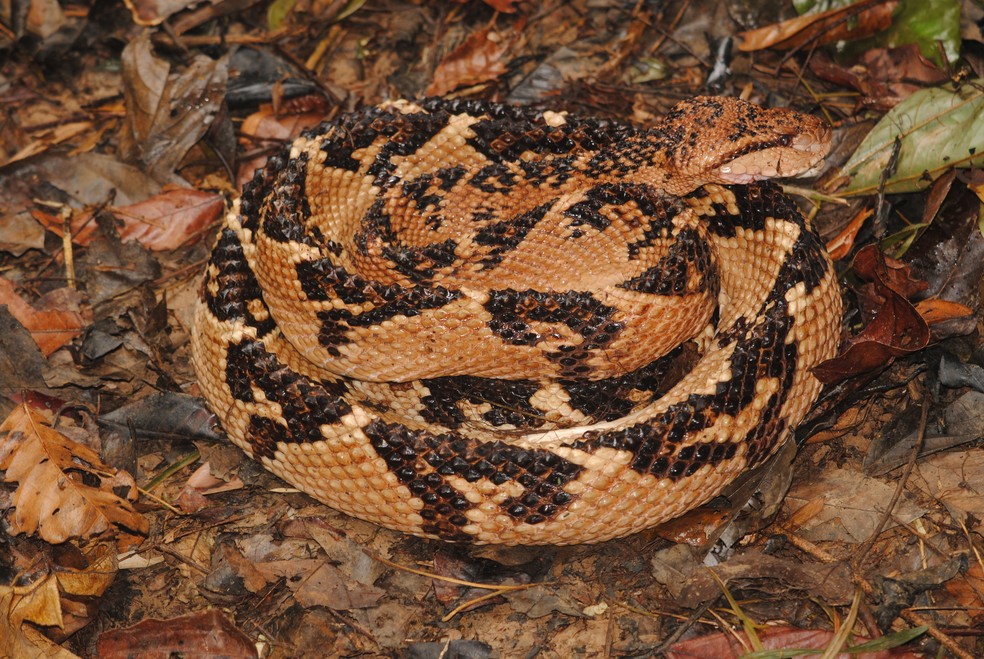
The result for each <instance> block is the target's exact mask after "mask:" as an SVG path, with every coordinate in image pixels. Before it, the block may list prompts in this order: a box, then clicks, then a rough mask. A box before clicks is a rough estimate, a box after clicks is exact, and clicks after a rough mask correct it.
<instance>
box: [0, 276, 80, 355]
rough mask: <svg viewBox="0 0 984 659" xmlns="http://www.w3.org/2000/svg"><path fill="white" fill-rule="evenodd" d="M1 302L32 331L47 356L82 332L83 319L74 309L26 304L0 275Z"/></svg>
mask: <svg viewBox="0 0 984 659" xmlns="http://www.w3.org/2000/svg"><path fill="white" fill-rule="evenodd" d="M0 304H5V305H7V309H9V310H10V314H11V315H12V316H13V317H14V318H16V319H17V322H19V323H20V324H21V325H23V326H24V328H25V329H26V330H27V331H28V332H30V333H31V338H32V339H34V342H35V343H37V344H38V348H40V349H41V352H43V353H44V356H45V357H47V356H49V355H51V354H52V353H53V352H55V351H56V350H58V349H59V348H61V347H62V346H63V345H65V344H66V343H68V342H70V341H71V340H72V339H74V338H75V337H76V336H78V335H79V334H81V333H82V327H83V326H84V325H85V322H84V321H83V319H82V315H81V314H80V313H79V312H78V311H75V310H74V309H37V308H35V307H33V306H31V305H30V304H28V303H27V302H26V301H25V300H24V299H23V298H22V297H21V296H20V295H18V294H17V290H16V288H15V287H14V283H13V282H12V281H10V280H9V279H6V278H4V277H0Z"/></svg>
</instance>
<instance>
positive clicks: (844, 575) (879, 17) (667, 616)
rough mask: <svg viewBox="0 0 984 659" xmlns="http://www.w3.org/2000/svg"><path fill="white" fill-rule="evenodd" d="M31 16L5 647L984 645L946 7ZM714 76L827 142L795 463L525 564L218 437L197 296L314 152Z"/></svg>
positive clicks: (10, 373)
mask: <svg viewBox="0 0 984 659" xmlns="http://www.w3.org/2000/svg"><path fill="white" fill-rule="evenodd" d="M804 4H810V3H797V9H798V10H803V9H804V7H803V6H802V5H804ZM28 5H29V7H30V9H31V12H32V13H31V16H32V17H33V19H32V20H29V21H26V22H23V21H21V22H18V21H14V22H13V23H10V24H9V25H8V23H7V22H6V20H7V19H6V18H5V19H3V20H4V21H5V22H4V23H3V28H4V29H2V30H0V47H3V48H5V49H6V50H7V51H8V53H9V54H10V55H11V56H10V57H8V58H7V59H6V60H5V61H4V63H3V65H2V67H3V68H2V73H3V76H4V77H3V79H4V80H5V81H6V83H7V84H6V85H5V86H2V87H0V99H2V100H3V104H4V105H3V107H4V108H5V111H7V112H9V113H10V116H11V117H13V122H8V123H6V124H4V125H2V126H0V137H2V138H3V140H2V142H0V145H2V150H0V180H2V182H3V186H4V189H5V191H7V193H8V194H7V198H6V202H7V203H6V205H5V208H4V210H3V211H2V212H3V216H2V218H0V268H2V269H0V277H2V280H0V384H2V391H0V393H2V394H3V397H2V398H0V412H2V416H3V417H6V418H5V421H4V422H3V426H2V430H0V445H2V447H3V448H2V449H0V456H2V460H0V469H2V470H3V472H2V473H3V478H4V479H5V480H4V488H3V489H2V490H0V510H2V511H3V517H2V522H0V523H2V525H3V526H2V530H0V564H2V565H3V567H4V570H3V571H2V573H3V574H4V575H5V576H4V578H3V579H0V602H3V606H4V611H5V612H6V613H5V614H4V616H3V617H2V619H0V630H2V632H3V633H0V644H5V645H0V654H12V655H15V656H20V655H24V654H37V653H39V652H45V653H47V654H50V655H51V656H95V655H97V654H98V655H99V656H117V655H133V654H142V655H145V654H147V653H149V652H151V651H158V652H161V653H162V654H167V653H170V652H176V651H180V652H183V653H188V654H195V653H199V654H201V653H204V652H205V650H206V644H207V643H209V642H211V641H209V640H208V639H216V638H220V639H221V645H220V646H219V647H221V648H222V652H221V653H222V654H225V655H226V656H257V654H258V653H259V654H262V655H264V656H274V657H277V656H298V655H311V656H353V655H359V656H404V657H438V656H445V657H449V656H462V657H491V656H652V655H656V654H665V655H666V656H737V655H734V653H735V652H737V653H739V654H740V653H743V652H749V651H751V650H754V648H755V647H756V646H759V647H761V648H763V651H764V652H768V650H765V649H764V648H775V650H774V652H776V653H778V652H784V651H786V652H789V651H792V650H794V649H797V648H799V649H803V648H812V649H814V651H817V652H826V654H827V656H835V655H836V656H845V655H843V654H838V652H840V653H843V651H844V649H845V648H851V649H852V652H853V654H851V656H866V657H876V656H877V657H881V656H886V657H887V656H894V657H900V656H935V655H937V654H939V653H941V652H944V653H949V654H950V655H952V656H977V655H980V654H982V651H984V646H982V645H981V643H982V641H981V639H980V637H979V635H976V634H977V633H976V632H975V631H974V630H975V629H979V627H980V624H981V621H982V620H984V607H982V605H981V593H982V592H984V586H982V584H984V579H982V573H981V565H982V560H981V531H982V530H981V528H980V521H979V520H981V519H984V511H982V508H984V498H982V496H981V493H980V492H979V491H978V490H979V489H980V488H979V487H978V483H980V482H981V477H980V474H979V472H980V471H981V469H982V466H981V464H980V463H981V458H980V443H981V442H982V438H984V425H982V421H981V417H980V414H979V409H980V407H981V401H980V399H979V397H975V396H979V395H980V394H979V389H978V390H975V387H976V386H978V385H977V382H978V381H979V380H980V375H979V373H980V372H981V369H982V366H984V350H982V346H981V342H980V327H981V323H980V294H981V286H980V282H981V276H982V270H981V268H982V266H981V263H984V259H981V258H980V252H981V250H982V247H981V245H982V244H984V242H982V240H984V239H982V236H981V226H982V224H981V220H980V218H981V217H982V213H981V199H982V198H984V195H982V194H981V192H980V191H981V189H984V184H982V183H981V180H982V179H981V176H980V172H979V171H977V170H975V169H973V167H974V166H975V165H976V164H977V163H978V153H979V151H980V148H979V147H980V145H978V144H977V143H976V141H975V140H977V137H976V136H977V135H978V133H980V131H981V130H982V127H984V123H982V121H981V119H980V115H981V113H979V112H976V111H975V108H977V106H978V105H979V98H978V97H979V95H980V93H979V91H980V88H981V86H982V85H981V82H980V81H981V79H982V78H984V66H982V61H981V60H980V59H979V57H978V56H977V55H976V53H977V52H979V50H980V41H979V38H980V35H979V32H978V33H977V35H976V36H975V33H974V32H973V30H970V29H965V30H964V31H963V34H964V35H965V36H964V39H965V43H964V44H963V45H965V46H966V48H964V51H965V52H966V59H965V60H960V61H957V60H956V58H955V57H953V56H952V55H953V54H954V53H956V52H958V51H959V50H960V49H961V43H960V42H959V38H957V37H955V36H954V35H955V34H956V33H955V32H954V29H953V28H954V24H955V23H954V19H953V17H954V14H953V9H954V7H956V6H957V3H955V2H953V1H952V0H932V1H930V2H925V3H913V2H910V1H906V0H902V1H901V2H877V1H874V0H869V1H866V2H860V3H854V4H851V3H845V2H838V3H818V5H817V6H816V7H815V8H814V9H813V12H814V13H812V14H808V15H805V16H802V17H800V18H793V14H792V12H784V13H775V12H774V11H773V13H770V10H769V9H762V10H760V11H759V12H758V13H757V14H755V15H754V16H752V15H751V14H747V13H746V11H747V7H743V6H742V3H739V2H734V1H713V0H692V1H690V2H681V3H665V6H663V5H658V3H622V2H615V1H609V0H601V1H599V0H590V1H589V0H574V1H573V2H561V1H560V0H550V1H548V2H545V3H531V2H522V1H515V0H495V1H492V0H487V1H486V2H482V1H481V0H456V1H455V2H450V3H415V2H402V1H401V2H392V3H379V4H371V3H363V2H359V1H353V0H348V1H339V2H307V1H301V0H298V1H297V2H289V1H288V2H272V3H247V5H246V6H243V5H236V6H235V7H233V4H230V3H227V2H222V1H220V2H217V3H213V4H211V5H207V6H205V7H198V6H194V5H192V4H189V3H186V2H182V1H180V0H173V1H170V2H165V3H161V2H154V1H153V0H141V1H140V2H133V3H127V5H126V7H122V6H117V7H114V8H106V9H105V10H104V11H101V12H95V11H92V9H90V8H86V7H82V6H81V5H80V6H73V7H72V10H71V11H70V12H69V11H65V10H63V9H62V7H60V6H59V5H58V4H57V3H53V2H47V1H46V0H31V2H29V3H28ZM916 5H918V6H916ZM896 6H898V7H899V8H898V9H897V10H895V11H894V12H893V8H895V7H896ZM962 11H964V12H965V14H966V15H965V16H964V20H965V22H966V23H967V24H968V25H969V24H970V23H973V22H974V21H976V20H979V18H980V16H978V17H977V18H975V17H974V12H975V11H978V10H977V9H976V8H974V7H973V6H971V5H970V3H964V7H963V9H962ZM958 14H959V7H958ZM42 17H43V20H39V19H40V18H42ZM165 21H166V22H165ZM83 28H84V31H83ZM739 32H742V34H741V35H740V37H739V39H740V40H739V45H740V49H739V50H738V51H737V52H733V51H732V50H731V49H729V48H728V47H727V45H728V44H729V43H730V42H731V40H732V39H734V38H735V36H736V35H737V34H738V33H739ZM82 34H85V35H86V36H85V39H84V40H83V39H81V35H82ZM869 35H870V37H871V39H870V40H866V41H864V42H859V41H854V42H851V40H856V39H860V38H862V37H868V36H869ZM900 35H911V40H909V41H899V39H900V38H902V37H900ZM937 41H939V42H940V43H941V44H942V49H941V50H934V48H935V44H936V42H937ZM860 43H864V44H865V45H864V46H863V47H862V48H859V49H858V50H856V51H854V52H853V53H852V52H851V49H850V46H852V45H854V44H860ZM825 44H830V45H825ZM842 45H846V46H848V47H847V48H845V49H841V46H842ZM941 52H943V53H946V61H944V60H943V58H941V57H940V53H941ZM747 53H753V55H749V54H747ZM70 62H74V64H69V63H70ZM715 63H720V64H721V66H719V67H716V69H715V71H716V72H715V73H713V74H712V72H711V68H712V66H713V65H715ZM705 81H706V82H707V86H705V85H704V83H705ZM708 92H710V93H727V94H742V95H745V96H747V97H750V98H751V99H752V100H756V101H758V102H769V103H772V104H790V105H793V106H796V107H798V108H800V109H803V110H806V111H811V112H814V113H817V114H823V115H825V116H826V117H827V118H828V119H829V120H830V121H831V122H832V124H833V125H834V128H835V151H834V154H833V155H832V156H831V159H830V160H831V167H830V168H829V169H828V171H827V172H826V173H825V174H824V176H823V177H822V178H821V179H820V180H819V181H818V182H817V184H816V185H815V186H814V187H816V188H818V189H820V190H822V191H823V193H824V194H823V195H817V196H816V197H815V200H817V201H816V204H819V208H815V207H814V208H807V210H808V211H809V212H810V213H811V214H812V215H813V221H814V224H815V226H816V227H817V228H818V230H819V231H820V232H821V233H822V235H823V237H824V238H825V239H827V240H828V241H831V242H830V244H831V250H832V252H834V253H835V255H836V257H837V259H838V270H839V272H840V273H841V275H842V281H843V283H844V291H845V299H846V301H847V309H848V311H847V313H846V314H845V319H844V320H845V337H853V338H847V339H846V341H845V344H844V346H843V348H844V352H843V354H842V355H841V356H840V357H839V358H838V360H839V361H837V360H835V362H834V363H833V364H828V365H826V369H827V371H828V373H827V374H828V376H829V377H827V380H828V381H829V385H828V387H827V389H826V393H825V395H824V398H823V400H822V401H821V404H820V405H819V406H818V408H817V412H816V413H815V414H814V416H813V418H811V419H809V420H808V422H807V423H805V424H803V428H801V429H800V432H799V433H798V435H797V439H798V440H799V443H800V446H799V450H798V451H797V447H796V446H794V445H792V444H791V445H790V446H789V447H788V449H787V450H785V451H783V452H782V454H781V455H780V456H778V457H777V459H776V461H775V462H774V463H773V464H772V465H770V467H768V468H767V469H764V470H763V472H762V473H759V474H752V475H750V476H749V478H747V479H745V482H744V483H742V484H740V486H737V487H736V488H735V490H734V491H733V492H732V493H731V494H730V498H729V497H721V498H719V499H718V500H716V501H714V502H712V504H711V505H709V506H708V507H705V508H704V509H702V510H698V511H695V512H694V513H693V514H692V515H688V516H687V517H686V518H685V519H683V520H679V521H677V522H676V523H674V524H673V525H668V526H667V527H666V528H664V529H655V530H652V531H650V532H647V533H643V534H640V535H638V536H634V537H631V538H626V539H623V540H619V541H613V542H610V543H605V544H603V545H599V546H596V547H572V548H549V547H548V548H511V549H503V548H449V547H447V546H443V545H441V544H439V543H435V542H429V541H424V540H419V539H414V538H407V537H403V536H399V535H397V534H393V533H390V532H388V531H384V530H381V529H378V528H375V527H373V526H371V525H368V524H365V523H363V522H359V521H357V520H352V519H349V518H346V517H345V516H343V515H341V514H339V513H336V512H334V511H331V510H328V509H326V508H324V507H323V506H320V505H318V504H315V503H314V502H312V501H311V500H310V499H309V498H308V497H306V496H305V495H303V494H301V493H298V492H296V491H292V490H291V489H290V488H286V487H284V486H283V484H282V483H280V482H278V481H277V480H276V479H275V478H273V477H272V476H270V475H269V474H267V473H266V472H264V471H263V470H262V469H261V468H260V467H259V466H258V465H256V464H255V463H254V462H252V461H250V460H247V459H243V458H242V456H241V455H240V454H239V453H238V452H237V451H236V450H235V449H232V448H231V447H229V446H228V444H225V443H224V442H223V441H222V439H221V431H220V429H218V428H217V427H215V424H214V418H213V417H212V416H211V414H210V413H209V412H208V410H206V409H205V408H204V407H203V406H202V404H201V401H200V399H199V398H197V395H196V394H197V389H196V385H195V379H194V373H193V369H192V368H191V366H190V363H189V355H188V332H189V329H190V328H189V323H190V309H191V306H192V305H193V302H194V299H195V297H196V295H197V293H196V291H197V287H198V285H199V281H200V275H201V271H202V269H203V267H204V262H205V259H206V258H207V254H208V250H209V248H210V245H211V239H212V232H213V231H214V227H215V226H216V223H217V221H218V219H219V218H220V217H221V215H222V213H223V211H224V208H225V206H226V202H228V201H229V200H230V198H231V196H232V195H233V194H234V191H235V190H237V189H238V188H239V187H240V185H241V183H242V181H244V180H247V179H248V178H249V177H250V176H251V172H252V170H253V169H254V168H255V167H257V166H260V165H261V164H262V163H263V162H264V160H265V158H266V157H267V156H269V155H270V154H272V153H273V152H274V151H276V150H277V149H279V148H280V145H282V144H283V143H285V142H286V141H288V140H289V139H290V138H291V137H292V136H294V135H297V134H298V133H299V132H300V131H301V130H303V129H304V128H307V127H310V126H312V125H314V124H316V123H317V122H318V121H320V120H321V119H323V118H330V117H333V116H337V115H338V114H339V113H341V112H344V111H347V110H350V109H353V108H355V107H359V106H362V105H365V104H369V103H374V102H378V101H380V100H383V99H385V98H394V97H399V96H403V97H415V96H421V95H424V94H426V93H440V94H454V95H459V96H462V97H475V98H491V99H495V100H506V101H512V102H523V103H528V104H538V105H539V106H541V107H545V108H550V109H555V110H570V111H577V112H582V113H590V114H595V115H599V116H602V117H610V118H617V119H621V120H630V121H637V122H640V123H646V122H651V121H653V120H654V118H656V117H658V116H660V115H661V114H663V113H664V112H665V111H666V110H667V109H668V108H669V107H671V106H672V104H673V103H674V102H675V101H676V100H678V99H680V98H684V97H686V96H689V95H693V94H695V93H708ZM852 154H853V155H852ZM955 165H956V166H959V169H954V166H955ZM844 185H847V186H848V187H846V188H845V187H843V186H844ZM930 187H931V188H932V189H931V191H930V192H928V193H927V192H924V190H925V189H926V188H930ZM801 189H802V187H801ZM902 192H905V193H906V194H900V193H902ZM845 195H847V197H846V198H845V199H843V201H844V202H845V203H844V204H831V203H825V201H824V200H826V199H830V198H832V197H844V196H845ZM805 208H806V207H805ZM835 238H836V240H835ZM924 411H925V413H924ZM138 483H139V484H140V485H141V486H142V487H143V488H144V490H143V492H142V493H141V494H140V496H139V498H137V492H138V491H137V488H136V485H137V484H138ZM120 566H125V569H122V570H121V569H120ZM855 584H861V588H860V590H859V589H856V587H855ZM739 627H740V628H741V629H742V630H743V631H740V632H733V631H732V630H733V629H737V628H739ZM867 639H870V644H868V643H869V642H868V641H867ZM722 643H723V645H722ZM872 644H873V645H872ZM212 647H213V649H214V646H212ZM729 652H730V653H732V655H729V654H728V653H729ZM148 656H149V655H148ZM751 656H779V655H778V654H774V655H767V654H764V655H751Z"/></svg>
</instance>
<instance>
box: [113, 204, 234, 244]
mask: <svg viewBox="0 0 984 659" xmlns="http://www.w3.org/2000/svg"><path fill="white" fill-rule="evenodd" d="M110 210H111V211H112V213H113V215H115V216H116V218H117V219H119V220H122V221H123V227H122V228H121V229H120V238H122V239H123V240H136V241H137V242H139V243H140V244H141V245H143V246H144V247H146V248H147V249H154V250H159V251H164V250H171V249H176V248H178V247H180V246H181V245H183V244H184V243H186V242H188V241H189V240H191V239H192V238H194V237H195V236H198V235H200V234H201V232H202V231H203V230H205V229H206V228H207V227H208V226H209V225H210V224H211V223H212V222H214V221H215V220H217V219H218V218H219V217H221V216H222V214H223V213H224V212H225V200H224V199H222V197H221V196H219V195H217V194H213V193H211V192H203V191H201V190H191V189H187V188H176V189H171V190H165V191H164V192H162V193H160V194H158V195H155V196H153V197H151V198H150V199H147V200H145V201H141V202H140V203H137V204H132V205H130V206H122V207H119V208H112V209H110Z"/></svg>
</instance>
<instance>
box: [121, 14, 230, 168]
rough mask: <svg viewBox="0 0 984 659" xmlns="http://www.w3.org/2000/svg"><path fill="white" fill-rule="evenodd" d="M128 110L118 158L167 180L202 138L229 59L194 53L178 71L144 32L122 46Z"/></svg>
mask: <svg viewBox="0 0 984 659" xmlns="http://www.w3.org/2000/svg"><path fill="white" fill-rule="evenodd" d="M122 63H123V80H124V83H125V87H124V95H125V97H126V105H127V113H126V122H125V124H124V128H123V131H122V132H121V134H120V153H121V154H122V155H123V158H124V159H125V160H126V161H128V162H132V163H135V164H139V165H140V166H141V167H142V168H143V169H144V171H146V172H147V173H149V174H150V175H151V176H153V177H154V179H156V180H158V181H172V180H173V179H174V169H175V167H176V166H177V165H178V163H179V162H181V159H182V158H184V157H185V154H187V153H188V150H189V149H191V147H192V146H194V145H195V144H196V143H197V142H198V140H200V139H201V138H202V136H203V135H204V134H205V132H206V131H207V130H208V127H209V126H210V125H211V123H212V120H213V119H214V118H215V113H216V112H217V111H218V109H219V106H220V105H221V102H222V94H223V93H224V92H225V85H226V79H227V77H228V60H227V59H226V58H222V59H220V60H217V61H215V60H212V59H210V58H208V57H205V56H204V55H197V56H195V57H194V58H193V59H192V61H191V64H190V65H189V66H188V67H187V68H186V69H185V70H184V71H183V72H181V73H180V74H174V75H169V72H170V65H169V64H168V63H167V62H166V61H164V60H162V59H158V58H156V57H155V56H154V54H153V52H152V50H151V47H150V35H149V33H147V32H144V33H142V34H141V36H139V37H137V38H136V39H134V40H133V41H132V42H130V44H129V45H128V46H127V47H126V48H125V49H124V50H123V56H122Z"/></svg>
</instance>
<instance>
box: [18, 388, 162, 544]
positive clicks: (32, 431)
mask: <svg viewBox="0 0 984 659" xmlns="http://www.w3.org/2000/svg"><path fill="white" fill-rule="evenodd" d="M0 470H6V473H5V474H4V482H7V483H17V484H18V485H17V489H16V490H14V494H13V497H12V501H13V509H12V511H11V513H10V514H9V517H8V519H9V523H10V525H11V530H12V531H13V532H14V533H27V534H34V533H37V534H38V535H39V536H40V537H41V538H42V539H44V540H45V541H47V542H51V543H61V542H65V541H66V540H68V539H69V538H78V537H81V538H86V537H90V536H93V535H96V534H99V533H102V532H104V531H107V530H109V529H111V528H112V527H117V526H118V527H123V528H125V529H127V530H129V531H131V532H134V533H139V534H146V533H147V529H148V523H147V520H146V519H145V518H144V517H143V515H141V514H140V513H138V512H136V511H135V510H134V509H133V506H131V505H130V503H129V502H128V501H127V500H126V499H123V498H121V497H119V496H117V494H115V492H117V491H125V492H129V493H130V495H131V496H133V497H136V491H137V488H136V484H135V483H134V482H133V477H132V476H130V475H129V474H127V473H126V472H124V471H117V470H115V469H112V468H110V467H107V466H106V465H104V464H102V462H100V460H99V456H98V455H96V453H95V452H94V451H93V450H92V449H90V448H89V447H87V446H84V445H82V444H78V443H76V442H73V441H72V440H70V439H68V438H67V437H65V436H64V435H62V434H61V433H59V432H58V431H56V430H54V429H53V428H51V427H50V426H49V425H47V422H46V421H45V419H44V418H43V417H42V416H41V415H40V414H39V413H37V412H34V411H33V410H31V409H29V408H28V407H27V406H25V405H20V406H18V407H17V408H15V409H14V411H13V412H11V413H10V416H8V417H7V419H6V420H5V421H4V423H3V425H2V426H0ZM89 483H94V484H91V485H90V484H89Z"/></svg>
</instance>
